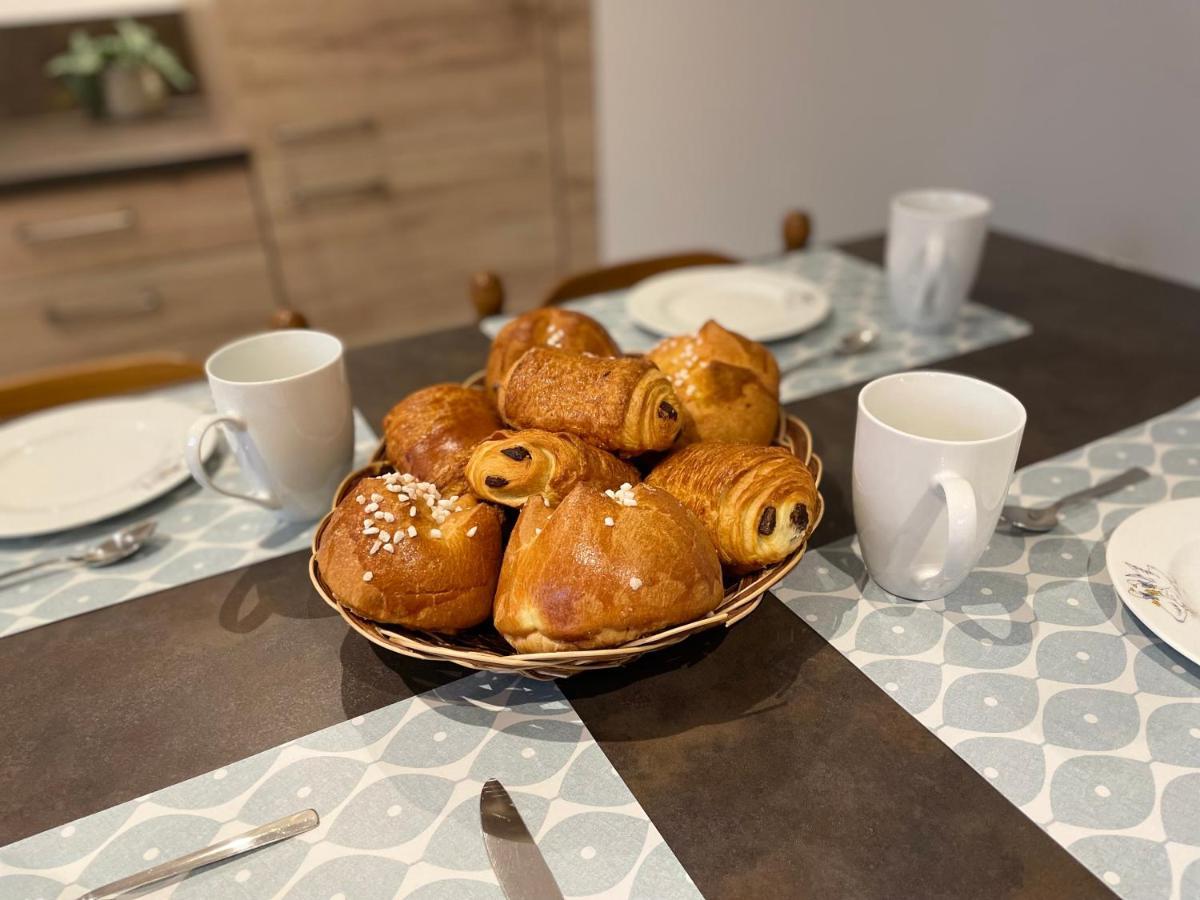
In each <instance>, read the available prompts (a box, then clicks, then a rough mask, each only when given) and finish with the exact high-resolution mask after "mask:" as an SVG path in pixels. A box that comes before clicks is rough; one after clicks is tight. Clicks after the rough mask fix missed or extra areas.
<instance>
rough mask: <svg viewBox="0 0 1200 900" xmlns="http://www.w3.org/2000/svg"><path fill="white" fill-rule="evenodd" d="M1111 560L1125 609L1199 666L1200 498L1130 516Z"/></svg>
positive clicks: (1111, 546)
mask: <svg viewBox="0 0 1200 900" xmlns="http://www.w3.org/2000/svg"><path fill="white" fill-rule="evenodd" d="M1106 556H1107V561H1108V574H1109V577H1110V578H1112V583H1113V587H1114V588H1116V591H1117V595H1118V596H1119V597H1120V598H1121V602H1122V603H1124V604H1125V606H1126V608H1128V610H1129V611H1130V612H1131V613H1133V614H1134V615H1135V616H1137V618H1138V620H1139V621H1140V622H1141V623H1142V624H1143V625H1145V626H1146V627H1147V628H1148V629H1150V630H1151V631H1153V632H1154V633H1155V634H1156V635H1157V636H1158V637H1159V638H1161V639H1162V640H1163V641H1164V642H1165V643H1167V644H1168V645H1170V646H1171V647H1172V648H1174V649H1175V650H1178V651H1179V652H1180V653H1182V654H1183V655H1184V656H1186V657H1187V658H1188V659H1190V660H1191V661H1192V662H1194V663H1197V664H1200V497H1197V498H1193V499H1190V500H1173V501H1171V502H1170V503H1157V504H1155V505H1154V506H1150V507H1147V508H1146V509H1143V510H1142V511H1141V512H1139V513H1135V514H1134V515H1132V516H1130V517H1129V518H1128V519H1126V520H1125V521H1124V522H1122V523H1121V524H1120V525H1119V526H1118V527H1117V530H1116V531H1114V532H1113V535H1112V537H1111V538H1109V539H1108V550H1107V553H1106Z"/></svg>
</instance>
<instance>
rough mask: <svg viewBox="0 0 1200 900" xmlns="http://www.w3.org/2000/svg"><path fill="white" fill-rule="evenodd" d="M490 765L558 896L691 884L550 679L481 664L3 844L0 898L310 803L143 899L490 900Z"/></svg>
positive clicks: (81, 879) (47, 894)
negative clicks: (249, 846) (485, 819)
mask: <svg viewBox="0 0 1200 900" xmlns="http://www.w3.org/2000/svg"><path fill="white" fill-rule="evenodd" d="M493 777H495V778H499V779H500V780H501V781H502V782H503V783H504V785H505V786H506V787H507V788H508V790H509V793H510V794H511V795H512V797H513V800H514V802H515V803H516V805H517V807H518V808H519V809H520V811H521V816H522V818H524V820H525V822H526V824H527V825H528V826H529V830H530V832H531V833H532V834H533V835H534V837H535V839H536V840H537V843H538V845H539V847H540V848H541V850H542V853H543V854H544V855H545V857H546V860H547V862H548V864H549V866H550V869H551V870H552V871H553V873H554V876H555V878H556V879H557V880H558V883H559V885H560V886H561V887H562V889H563V892H564V893H565V894H566V895H567V896H568V897H600V896H603V897H639V898H647V900H676V898H679V900H683V898H688V900H690V898H698V897H699V896H700V894H699V892H698V891H697V890H696V888H695V886H694V885H693V884H692V882H691V879H689V878H688V876H687V873H686V872H684V870H683V867H682V866H681V865H680V864H679V861H678V860H677V859H676V858H675V856H674V854H673V853H672V852H671V850H670V848H668V847H667V845H666V844H665V843H663V839H662V837H661V836H660V835H659V833H658V831H657V830H656V829H655V828H654V826H653V825H652V824H651V823H650V821H649V819H647V817H646V814H645V813H644V812H643V811H642V809H641V807H640V806H639V805H638V803H637V801H636V800H635V799H634V797H633V795H632V794H631V793H630V792H629V789H628V788H627V787H626V786H625V784H624V782H622V781H621V778H620V776H619V775H617V773H616V771H615V770H614V769H613V767H612V765H611V764H610V763H609V761H608V759H607V757H605V755H604V753H603V752H602V751H601V750H600V748H599V746H598V745H597V744H596V743H595V741H593V740H592V738H591V735H589V734H588V732H587V729H585V728H584V726H583V723H582V722H581V721H580V719H579V716H578V715H577V714H576V713H575V710H574V709H572V707H571V705H570V704H569V703H568V702H567V700H566V698H565V697H563V695H562V693H561V692H560V691H559V690H558V688H556V687H555V686H554V685H553V684H551V683H547V682H537V681H528V680H522V679H519V678H514V677H511V676H499V675H492V674H488V673H481V674H477V675H472V676H470V677H467V678H463V679H461V680H459V681H456V682H454V683H452V684H450V685H447V686H446V687H444V688H441V689H439V690H436V691H430V692H429V693H426V694H422V695H420V696H418V697H413V698H410V699H408V700H404V701H401V702H399V703H396V704H393V705H392V706H388V707H385V708H383V709H379V710H376V711H374V712H371V713H368V714H367V715H365V716H359V717H358V718H355V719H352V720H350V721H349V722H343V723H341V724H340V725H335V726H333V727H331V728H327V729H325V730H324V731H318V732H317V733H315V734H312V735H309V736H307V737H303V738H300V739H298V740H295V741H292V742H290V743H287V744H284V745H283V746H282V747H276V748H275V749H273V750H267V751H265V752H263V753H260V754H258V755H257V756H252V757H250V758H249V759H244V760H242V761H241V762H236V763H232V764H231V765H229V766H226V767H225V768H222V769H218V770H217V771H215V772H210V773H208V774H207V775H201V776H199V777H197V778H193V779H191V780H190V781H185V782H182V783H181V784H177V785H175V786H173V787H168V788H165V789H163V790H160V791H156V792H155V793H153V794H150V795H149V796H146V797H139V798H138V799H136V800H131V801H130V802H128V803H124V804H122V805H120V806H117V807H114V808H112V809H109V810H106V811H104V812H100V813H96V814H95V815H92V816H88V817H87V818H84V819H80V820H79V821H77V822H72V823H70V824H67V825H64V826H61V827H59V828H55V829H53V830H51V831H47V832H44V833H42V834H39V835H36V836H34V837H31V838H28V839H26V840H23V841H19V842H17V843H15V844H11V845H9V846H8V847H4V848H2V849H0V897H5V898H8V897H13V898H18V897H29V898H33V897H42V898H44V900H72V898H77V897H79V896H80V895H81V894H82V893H83V892H84V891H85V890H87V889H90V888H95V887H98V886H100V885H102V884H106V883H108V882H110V881H113V880H115V879H117V878H121V877H123V876H125V875H129V874H131V873H133V872H137V871H140V870H142V869H145V868H148V867H149V866H151V865H154V864H155V863H156V862H163V861H165V860H167V859H171V858H172V857H175V856H179V855H182V854H184V853H187V852H190V851H192V850H196V849H199V848H201V847H204V846H207V845H209V844H211V843H214V842H216V841H219V840H223V839H224V838H227V837H229V836H231V835H234V834H238V833H241V832H243V831H247V830H249V829H250V828H253V827H254V826H256V825H261V824H263V823H265V822H269V821H272V820H274V819H277V818H280V817H282V816H285V815H288V814H290V813H293V812H298V811H299V810H302V809H305V808H310V807H311V808H313V809H315V810H316V811H317V812H318V814H319V815H320V817H321V824H320V826H318V828H317V829H316V830H314V831H311V832H309V833H307V834H304V835H300V836H299V837H295V838H292V839H291V840H288V841H284V842H283V843H281V844H276V845H275V846H273V847H269V848H267V849H264V850H259V851H256V852H254V853H252V854H248V855H246V856H242V857H239V858H236V859H233V860H230V861H228V862H226V863H223V864H221V865H218V866H213V867H211V868H209V869H206V870H203V871H201V872H199V873H197V874H195V875H193V876H191V877H189V878H187V879H185V880H183V881H181V882H177V883H172V884H169V885H167V886H165V887H164V888H162V889H161V890H159V891H156V892H154V894H153V895H152V896H155V897H167V896H170V897H174V898H178V900H182V898H193V897H194V898H216V897H220V898H230V900H234V898H236V900H251V898H271V897H280V896H287V897H290V898H297V900H330V898H335V897H336V898H343V900H376V898H378V900H386V898H391V897H401V896H403V897H411V898H414V900H416V898H419V900H492V898H494V900H503V895H502V894H501V892H500V889H499V887H498V885H497V883H496V878H495V875H494V874H493V873H492V870H491V867H490V865H489V864H488V860H487V855H486V852H485V850H484V847H483V839H482V836H481V832H480V826H479V791H480V788H481V787H482V786H483V783H484V782H485V781H486V780H487V779H489V778H493ZM142 896H149V895H144V894H143V895H142Z"/></svg>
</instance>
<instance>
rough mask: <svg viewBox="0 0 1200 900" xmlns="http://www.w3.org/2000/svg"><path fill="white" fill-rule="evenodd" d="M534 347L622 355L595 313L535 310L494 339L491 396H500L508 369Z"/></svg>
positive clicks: (552, 308)
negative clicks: (594, 317) (594, 315)
mask: <svg viewBox="0 0 1200 900" xmlns="http://www.w3.org/2000/svg"><path fill="white" fill-rule="evenodd" d="M530 347H553V348H556V349H558V350H567V351H569V352H571V353H591V354H593V355H594V356H620V355H621V351H620V350H619V349H618V348H617V345H616V342H615V341H613V339H612V337H610V336H609V333H608V332H607V331H605V330H604V326H603V325H601V324H600V323H599V322H597V321H596V320H595V319H593V318H592V317H591V316H586V315H584V314H583V313H580V312H572V311H571V310H569V309H560V308H559V307H556V306H543V307H541V308H539V309H532V310H530V311H529V312H527V313H523V314H521V315H519V316H517V317H516V318H515V319H513V320H512V321H511V322H509V323H508V324H506V325H505V326H504V327H503V328H501V329H500V332H499V334H497V335H496V339H495V340H494V341H492V349H491V352H490V353H489V354H488V360H487V373H486V375H485V376H484V381H485V384H486V386H487V390H488V395H489V396H491V397H495V396H496V391H497V390H499V388H500V382H501V381H503V380H504V376H505V375H506V374H508V370H509V369H511V368H512V367H513V364H514V363H516V361H517V360H518V359H520V358H521V354H523V353H524V352H525V351H526V350H528V349H529V348H530Z"/></svg>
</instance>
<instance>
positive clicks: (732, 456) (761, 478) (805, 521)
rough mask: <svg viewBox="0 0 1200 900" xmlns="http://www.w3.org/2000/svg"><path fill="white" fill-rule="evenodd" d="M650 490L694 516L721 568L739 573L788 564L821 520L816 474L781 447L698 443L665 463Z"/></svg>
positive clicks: (654, 473)
mask: <svg viewBox="0 0 1200 900" xmlns="http://www.w3.org/2000/svg"><path fill="white" fill-rule="evenodd" d="M646 483H647V484H650V485H653V486H654V487H657V488H662V489H663V490H665V491H669V492H670V493H671V494H672V496H674V497H675V498H676V499H677V500H679V502H680V503H682V504H683V505H684V506H686V507H687V508H688V509H690V510H691V511H692V512H694V513H695V514H696V516H697V517H698V518H699V519H700V521H701V522H703V523H704V527H705V529H706V530H707V531H708V534H709V537H711V538H712V540H713V543H714V544H715V545H716V547H717V553H718V554H719V555H720V557H721V562H722V564H723V565H726V566H729V567H730V568H731V569H733V570H735V571H739V572H741V571H749V570H751V569H759V568H762V567H764V566H769V565H772V564H773V563H777V562H779V561H780V560H782V559H784V558H785V557H786V556H788V554H790V553H791V552H792V551H794V550H795V549H796V548H798V547H799V546H800V545H801V544H803V543H804V542H805V541H806V540H807V539H808V536H809V533H810V532H811V531H812V528H813V524H814V523H815V522H816V520H817V518H818V517H819V516H818V513H819V510H820V502H821V501H820V497H819V495H818V494H817V488H816V485H815V484H814V483H813V478H812V474H811V473H810V472H809V471H808V467H807V466H805V465H804V463H802V462H801V461H800V460H798V459H796V457H794V456H792V454H791V453H789V452H788V451H787V450H785V449H784V448H782V447H759V446H755V445H753V444H721V443H703V444H692V445H690V446H688V447H684V448H683V449H682V450H680V451H679V452H678V453H674V454H672V455H671V456H669V457H668V458H667V459H666V460H665V461H663V462H662V463H660V464H659V465H658V466H657V467H656V468H655V469H654V470H653V471H652V472H651V473H650V475H649V476H648V477H647V478H646Z"/></svg>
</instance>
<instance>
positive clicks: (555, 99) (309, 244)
mask: <svg viewBox="0 0 1200 900" xmlns="http://www.w3.org/2000/svg"><path fill="white" fill-rule="evenodd" d="M568 7H572V8H574V12H573V14H572V15H567V14H565V13H564V12H563V10H565V9H566V8H568ZM220 12H221V14H222V18H223V20H224V31H225V34H226V35H227V50H228V54H229V62H230V66H231V70H232V79H231V81H232V85H233V88H232V90H233V93H234V97H235V100H236V106H237V109H238V115H239V119H240V121H241V122H242V123H243V124H244V126H245V127H246V129H247V130H248V132H249V135H250V139H251V141H252V146H253V151H254V165H255V171H256V174H257V177H258V179H259V183H260V185H261V189H262V197H263V200H264V205H265V208H266V210H267V212H268V215H269V219H270V223H271V228H272V231H273V238H274V245H275V247H276V249H277V252H278V257H279V263H280V269H281V273H282V280H283V283H284V286H285V290H286V293H287V302H288V304H289V305H290V306H292V307H295V308H297V309H299V310H300V311H301V312H303V313H305V314H306V315H307V316H308V318H309V319H310V320H311V321H312V322H314V324H317V325H319V326H320V327H323V328H329V329H331V330H334V331H336V332H338V333H339V334H341V335H343V336H345V337H347V338H348V339H350V340H352V341H369V340H378V339H383V338H387V337H395V336H399V335H403V334H407V333H413V332H417V331H422V330H428V329H431V328H437V327H445V326H448V325H452V324H461V323H465V322H467V321H470V319H471V315H472V314H471V310H470V306H469V304H468V302H467V292H466V285H467V281H468V279H469V277H470V275H471V274H472V273H473V272H475V271H477V270H479V269H483V268H488V269H494V270H496V271H499V272H501V273H502V274H503V275H504V277H505V281H506V283H507V284H508V285H509V289H510V292H511V294H512V297H513V299H514V300H515V301H516V303H515V304H513V305H514V306H516V307H518V308H519V307H520V306H522V305H530V304H532V303H533V302H534V301H535V298H537V297H538V296H539V295H540V294H541V293H542V292H544V291H545V290H546V288H547V287H548V286H549V285H550V284H551V283H552V282H553V281H554V280H555V278H556V277H557V276H559V275H561V274H563V273H564V272H565V271H566V270H567V269H568V268H572V267H577V266H580V265H586V264H587V263H589V262H590V261H591V259H590V257H591V254H592V251H591V250H590V245H591V243H592V242H593V240H594V231H592V230H591V229H590V228H589V227H581V228H579V229H577V230H575V231H572V229H571V227H570V219H571V217H572V216H575V217H580V216H582V217H583V218H586V219H588V220H590V219H591V217H592V207H591V204H590V202H585V203H580V202H579V197H580V196H583V195H587V196H590V194H589V191H590V181H591V167H590V162H589V163H588V164H587V166H584V167H576V168H574V169H572V170H570V171H568V170H567V167H566V165H565V163H564V160H565V159H566V158H567V153H566V151H565V149H564V145H563V142H564V131H563V127H562V121H563V116H562V109H563V97H562V96H561V95H560V87H561V86H560V84H559V81H558V76H557V71H558V66H559V65H560V59H561V58H562V57H563V47H566V48H567V53H566V57H567V58H571V59H575V58H578V56H579V52H578V47H579V46H580V45H581V44H587V43H588V41H589V40H590V38H589V37H588V34H589V30H588V28H587V24H588V16H587V5H586V2H584V0H521V2H511V0H510V2H499V0H349V2H339V3H336V4H330V3H324V2H317V0H300V2H295V0H256V2H254V3H242V2H238V0H225V2H223V3H222V4H221V5H220ZM562 23H565V25H566V26H569V30H570V34H569V35H567V36H565V37H564V38H563V39H561V40H560V35H559V26H560V24H562ZM572 48H574V49H572ZM587 65H589V66H590V54H589V55H588V63H587ZM578 81H579V79H578V78H574V80H573V81H572V84H573V85H576V87H573V88H572V89H571V90H572V91H573V96H574V97H576V98H578V97H583V95H584V94H586V95H587V96H586V97H585V98H584V99H586V104H585V106H586V109H584V110H581V111H580V110H576V112H575V113H574V114H573V115H574V119H573V123H574V124H573V125H572V126H571V129H570V130H571V133H572V137H571V141H572V142H574V143H578V142H580V141H584V142H586V143H587V145H588V149H589V153H590V141H591V134H590V124H591V103H590V77H589V79H588V81H587V86H586V88H585V89H584V90H579V89H578V88H577V84H578ZM585 131H586V132H587V133H586V136H584V132H585ZM588 159H589V160H590V155H589V157H588ZM572 181H573V182H575V183H576V184H580V185H584V188H583V190H582V191H580V190H579V189H572V190H570V191H569V190H568V182H572ZM568 193H570V194H571V196H570V197H568Z"/></svg>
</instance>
